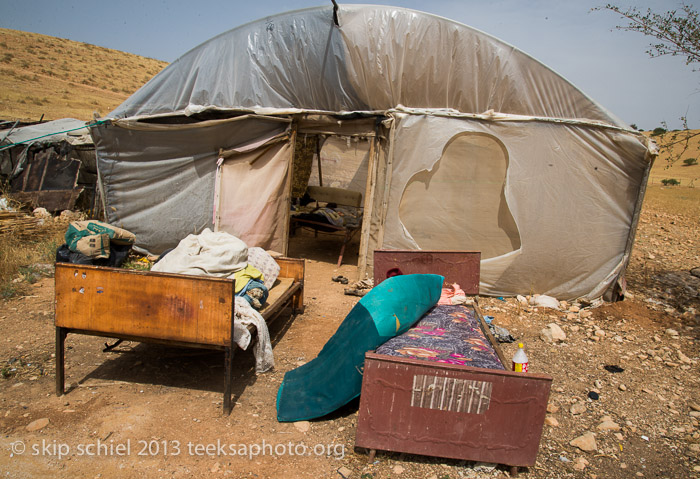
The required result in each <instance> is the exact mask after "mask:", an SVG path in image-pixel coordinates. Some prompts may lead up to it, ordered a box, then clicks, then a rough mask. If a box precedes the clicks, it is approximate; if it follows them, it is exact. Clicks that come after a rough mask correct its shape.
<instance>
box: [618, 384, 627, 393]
mask: <svg viewBox="0 0 700 479" xmlns="http://www.w3.org/2000/svg"><path fill="white" fill-rule="evenodd" d="M618 387H619V389H620V391H627V386H625V385H624V384H620V386H618Z"/></svg>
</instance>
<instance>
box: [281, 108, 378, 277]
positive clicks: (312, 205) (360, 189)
mask: <svg viewBox="0 0 700 479" xmlns="http://www.w3.org/2000/svg"><path fill="white" fill-rule="evenodd" d="M374 124H375V121H374V119H373V118H372V119H362V120H356V121H348V122H342V121H336V120H332V119H328V118H326V119H324V120H319V119H318V118H317V119H313V120H311V121H309V120H308V119H307V120H306V121H302V122H300V123H299V125H298V130H297V135H296V139H295V144H294V160H293V168H292V170H293V171H292V181H291V195H290V196H291V205H290V209H291V221H290V242H289V249H290V254H291V255H295V254H296V255H301V256H305V255H310V256H313V257H314V259H318V260H321V261H330V260H337V264H338V266H340V265H341V263H343V262H344V263H346V264H347V263H351V264H357V263H358V259H359V255H360V249H361V248H360V243H361V232H362V231H363V230H364V229H365V227H363V224H364V211H365V206H366V200H367V199H368V198H367V192H368V191H369V185H368V177H369V176H370V175H369V171H370V168H373V167H374V161H373V159H372V156H373V154H374V151H375V147H374V141H375V133H374Z"/></svg>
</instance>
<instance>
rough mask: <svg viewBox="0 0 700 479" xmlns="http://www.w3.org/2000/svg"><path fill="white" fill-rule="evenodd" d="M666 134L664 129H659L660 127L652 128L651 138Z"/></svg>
mask: <svg viewBox="0 0 700 479" xmlns="http://www.w3.org/2000/svg"><path fill="white" fill-rule="evenodd" d="M664 133H666V128H661V127H660V126H659V127H657V128H654V131H652V132H651V136H659V135H663V134H664Z"/></svg>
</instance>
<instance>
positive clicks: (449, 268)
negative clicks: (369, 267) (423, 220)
mask: <svg viewBox="0 0 700 479" xmlns="http://www.w3.org/2000/svg"><path fill="white" fill-rule="evenodd" d="M480 266H481V252H479V251H415V250H375V251H374V285H375V286H376V285H378V284H379V283H381V282H382V281H384V280H385V279H387V277H391V276H394V275H395V274H439V275H442V276H444V277H445V283H444V284H445V286H447V285H450V284H452V283H457V284H459V285H460V287H461V288H462V290H464V292H465V293H467V294H469V295H478V294H479V272H480Z"/></svg>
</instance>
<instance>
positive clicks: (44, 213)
mask: <svg viewBox="0 0 700 479" xmlns="http://www.w3.org/2000/svg"><path fill="white" fill-rule="evenodd" d="M32 215H34V217H35V218H51V213H49V212H48V210H47V209H46V208H34V211H32Z"/></svg>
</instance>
